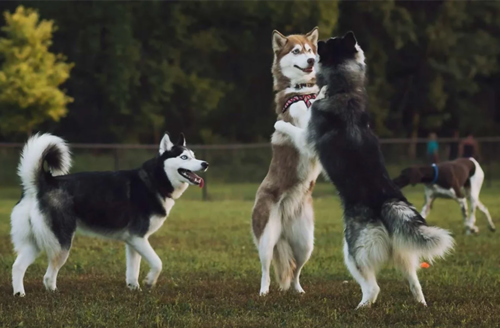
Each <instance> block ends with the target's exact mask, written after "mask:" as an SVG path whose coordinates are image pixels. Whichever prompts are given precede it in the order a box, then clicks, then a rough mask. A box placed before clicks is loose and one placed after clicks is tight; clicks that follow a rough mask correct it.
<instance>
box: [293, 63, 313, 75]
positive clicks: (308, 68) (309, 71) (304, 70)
mask: <svg viewBox="0 0 500 328" xmlns="http://www.w3.org/2000/svg"><path fill="white" fill-rule="evenodd" d="M293 67H295V68H298V69H300V70H301V71H302V72H304V73H312V71H313V69H314V66H311V67H306V68H302V67H299V66H297V65H293Z"/></svg>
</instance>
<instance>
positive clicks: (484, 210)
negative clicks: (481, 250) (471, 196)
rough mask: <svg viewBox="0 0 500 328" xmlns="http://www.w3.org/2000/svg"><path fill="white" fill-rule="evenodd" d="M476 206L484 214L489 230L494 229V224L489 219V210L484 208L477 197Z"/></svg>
mask: <svg viewBox="0 0 500 328" xmlns="http://www.w3.org/2000/svg"><path fill="white" fill-rule="evenodd" d="M477 207H478V208H479V210H480V211H481V212H483V213H484V215H485V216H486V219H487V220H488V224H489V226H490V230H491V231H495V224H494V223H493V220H492V219H491V215H490V211H488V208H486V206H484V204H483V203H481V201H480V200H479V199H477Z"/></svg>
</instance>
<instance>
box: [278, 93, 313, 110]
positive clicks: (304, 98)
mask: <svg viewBox="0 0 500 328" xmlns="http://www.w3.org/2000/svg"><path fill="white" fill-rule="evenodd" d="M311 99H316V94H314V93H311V94H309V95H295V96H293V97H292V98H290V99H288V100H287V101H286V102H285V104H284V105H283V110H282V111H281V112H282V113H284V112H286V110H287V109H288V107H290V106H292V104H293V103H296V102H299V101H303V102H305V103H306V106H307V108H309V107H311Z"/></svg>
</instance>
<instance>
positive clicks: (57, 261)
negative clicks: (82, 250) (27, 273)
mask: <svg viewBox="0 0 500 328" xmlns="http://www.w3.org/2000/svg"><path fill="white" fill-rule="evenodd" d="M68 256H69V249H61V250H60V251H59V252H57V253H53V254H49V267H48V268H47V272H46V273H45V276H44V277H43V284H44V285H45V288H46V289H47V290H49V291H55V290H56V289H57V286H56V283H57V274H58V273H59V270H60V269H61V268H62V266H63V265H64V263H66V260H67V259H68Z"/></svg>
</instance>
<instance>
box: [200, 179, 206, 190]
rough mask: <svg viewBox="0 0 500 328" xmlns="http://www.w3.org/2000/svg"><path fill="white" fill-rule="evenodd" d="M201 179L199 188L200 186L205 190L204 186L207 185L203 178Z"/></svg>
mask: <svg viewBox="0 0 500 328" xmlns="http://www.w3.org/2000/svg"><path fill="white" fill-rule="evenodd" d="M200 179H201V181H200V184H199V186H200V188H203V186H204V185H205V181H204V180H203V178H200Z"/></svg>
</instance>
